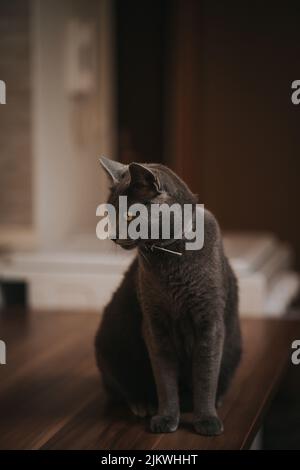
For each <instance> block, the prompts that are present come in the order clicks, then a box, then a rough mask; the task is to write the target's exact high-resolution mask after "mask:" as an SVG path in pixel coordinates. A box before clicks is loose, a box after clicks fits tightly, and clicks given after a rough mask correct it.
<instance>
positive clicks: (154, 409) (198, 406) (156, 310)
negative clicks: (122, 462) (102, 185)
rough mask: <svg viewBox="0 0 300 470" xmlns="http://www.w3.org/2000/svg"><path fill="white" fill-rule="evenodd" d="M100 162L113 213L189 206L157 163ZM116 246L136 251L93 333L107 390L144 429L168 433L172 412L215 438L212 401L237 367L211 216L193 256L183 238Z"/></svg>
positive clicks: (234, 305) (231, 287)
mask: <svg viewBox="0 0 300 470" xmlns="http://www.w3.org/2000/svg"><path fill="white" fill-rule="evenodd" d="M101 163H102V165H103V167H104V169H105V171H106V172H107V174H108V176H109V178H110V181H111V189H110V195H109V199H108V202H109V203H111V204H113V205H114V207H115V208H116V210H118V197H119V196H120V195H126V196H127V197H128V201H129V203H130V204H131V203H136V202H141V203H143V204H145V205H146V206H147V207H149V206H150V205H151V204H154V203H156V204H157V203H158V204H161V203H164V204H169V205H172V204H174V203H178V204H180V205H181V206H183V205H184V204H193V206H194V207H196V203H197V198H196V196H195V195H194V194H193V193H192V192H191V191H190V190H189V188H188V187H187V185H186V184H185V183H184V182H183V181H182V180H181V179H180V178H179V177H178V176H177V175H176V174H175V173H174V172H172V171H171V170H170V169H169V168H167V167H166V166H164V165H160V164H139V163H131V164H129V165H123V164H121V163H118V162H114V161H111V160H108V159H106V158H102V159H101ZM115 242H116V243H118V244H119V245H120V246H122V247H123V248H124V249H131V248H137V255H136V257H135V259H134V261H133V262H132V264H131V266H130V267H129V269H128V271H127V272H126V274H125V275H124V278H123V281H122V282H121V285H120V286H119V288H118V289H117V291H116V292H115V294H114V295H113V297H112V299H111V301H110V303H109V304H108V305H107V306H106V308H105V310H104V313H103V317H102V321H101V324H100V327H99V330H98V332H97V336H96V342H95V344H96V358H97V363H98V366H99V369H100V371H101V374H102V377H103V381H104V383H105V385H106V387H107V390H108V391H109V392H110V393H111V395H112V396H114V397H115V398H116V399H120V400H123V401H124V402H126V403H127V404H128V405H129V407H130V409H131V410H132V412H133V413H135V414H136V415H138V416H146V415H150V416H151V420H150V429H151V431H152V432H159V433H165V432H173V431H175V430H176V429H177V427H178V424H179V420H180V410H190V411H192V412H193V426H194V429H195V431H196V432H197V433H199V434H202V435H218V434H220V433H222V431H223V424H222V422H221V420H220V418H219V417H218V414H217V404H218V403H219V402H220V400H221V398H222V397H223V395H224V394H225V392H226V390H227V388H228V385H229V382H230V379H231V377H232V375H233V373H234V371H235V369H236V367H237V365H238V363H239V360H240V356H241V335H240V325H239V317H238V288H237V281H236V278H235V275H234V273H233V271H232V269H231V266H230V264H229V262H228V259H227V258H226V256H225V254H224V250H223V243H222V238H221V233H220V229H219V226H218V223H217V221H216V219H215V217H214V216H213V215H212V214H211V213H210V212H209V211H207V210H205V213H204V246H203V248H202V249H200V250H197V251H195V250H187V249H186V245H185V239H184V238H182V239H172V238H170V239H169V240H165V239H158V240H155V241H153V240H141V239H138V240H132V239H129V238H128V239H119V238H118V237H117V238H116V240H115ZM153 248H155V249H153ZM161 248H162V249H161ZM168 250H169V251H168ZM172 252H174V253H172ZM176 253H179V254H180V255H181V256H176Z"/></svg>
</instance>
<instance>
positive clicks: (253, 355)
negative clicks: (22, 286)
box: [0, 311, 300, 449]
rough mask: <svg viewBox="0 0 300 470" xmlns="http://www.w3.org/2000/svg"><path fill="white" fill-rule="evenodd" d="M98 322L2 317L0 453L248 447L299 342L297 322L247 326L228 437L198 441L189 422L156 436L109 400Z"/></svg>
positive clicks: (82, 316)
mask: <svg viewBox="0 0 300 470" xmlns="http://www.w3.org/2000/svg"><path fill="white" fill-rule="evenodd" d="M98 322H99V315H97V314H93V313H88V312H82V313H74V314H72V313H59V312H49V313H44V312H36V313H27V312H24V311H20V312H15V311H14V312H13V311H10V312H9V311H8V312H2V313H1V315H0V339H1V340H4V341H5V342H6V345H7V364H6V365H0V449H40V448H42V449H242V448H248V447H249V446H250V445H251V442H252V439H253V437H254V436H255V434H256V432H257V430H258V429H259V426H260V424H261V419H262V416H263V414H264V412H265V411H266V409H267V406H268V404H269V401H270V398H271V396H272V394H273V392H274V391H275V389H276V385H277V383H278V381H279V379H280V377H281V376H282V373H283V371H284V368H285V366H286V364H287V360H288V358H289V356H290V351H291V349H290V345H291V341H292V340H293V339H295V338H300V323H299V322H297V321H282V320H281V321H280V320H279V321H276V320H273V321H272V320H255V319H243V321H242V329H243V337H244V356H243V361H242V363H241V365H240V367H239V370H238V372H237V374H236V377H235V379H234V381H233V383H232V386H231V389H230V391H229V393H228V395H227V397H226V399H225V401H224V404H223V406H222V408H221V410H220V415H221V417H222V418H223V420H224V425H225V432H224V434H223V435H222V436H219V437H216V438H204V437H201V436H198V435H196V434H194V432H193V430H192V427H191V425H190V416H189V415H185V416H183V417H182V423H181V425H180V429H179V430H178V431H177V432H175V433H173V434H165V435H162V434H159V435H154V434H151V433H149V432H148V431H147V420H143V419H137V418H135V417H134V416H132V415H131V414H130V412H129V411H128V410H127V409H126V407H122V406H115V405H114V404H112V403H111V402H110V401H109V399H108V398H107V397H106V396H105V393H104V391H103V389H102V386H101V380H100V377H99V374H98V372H97V369H96V366H95V360H94V352H93V339H94V334H95V331H96V328H97V325H98Z"/></svg>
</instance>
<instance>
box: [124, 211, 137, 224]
mask: <svg viewBox="0 0 300 470" xmlns="http://www.w3.org/2000/svg"><path fill="white" fill-rule="evenodd" d="M134 217H135V216H134V214H133V213H132V212H130V211H128V212H124V219H125V220H127V222H131V221H132V220H133V219H134Z"/></svg>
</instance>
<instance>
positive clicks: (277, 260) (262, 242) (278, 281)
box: [224, 233, 300, 316]
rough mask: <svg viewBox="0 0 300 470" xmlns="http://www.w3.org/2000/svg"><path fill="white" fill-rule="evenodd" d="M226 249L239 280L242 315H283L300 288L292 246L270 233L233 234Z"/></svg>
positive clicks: (228, 239)
mask: <svg viewBox="0 0 300 470" xmlns="http://www.w3.org/2000/svg"><path fill="white" fill-rule="evenodd" d="M224 248H225V252H226V254H227V256H228V258H229V259H230V262H231V265H232V267H233V269H234V271H235V273H236V276H237V278H238V281H239V290H240V313H241V315H264V316H280V315H282V314H284V313H285V311H286V309H287V307H288V305H289V304H290V303H291V301H292V300H293V298H294V297H295V295H296V294H297V293H298V290H299V286H300V282H299V276H298V274H296V273H294V272H293V271H292V262H293V253H292V251H291V249H290V247H289V246H288V245H286V244H284V243H281V242H279V241H278V240H277V239H276V237H274V235H272V234H268V233H251V234H249V233H233V234H226V235H225V236H224Z"/></svg>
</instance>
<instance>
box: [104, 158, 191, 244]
mask: <svg viewBox="0 0 300 470" xmlns="http://www.w3.org/2000/svg"><path fill="white" fill-rule="evenodd" d="M100 163H101V165H102V167H103V168H104V170H105V172H106V173H107V175H108V178H109V180H110V194H109V197H108V201H107V202H108V203H109V204H112V205H113V206H114V208H115V210H116V214H117V221H118V220H119V216H120V214H119V212H120V202H119V201H120V199H119V196H127V201H128V208H129V207H130V206H131V205H132V204H136V203H140V204H143V205H144V206H145V207H146V208H147V211H148V224H149V233H150V225H151V223H152V224H154V223H155V221H154V220H153V218H152V219H151V210H150V209H151V205H153V204H159V205H161V204H167V205H168V206H172V205H173V204H179V205H180V206H181V207H183V205H184V204H192V205H195V204H196V202H197V199H196V196H195V195H194V194H193V193H192V192H191V191H190V190H189V188H188V186H187V185H186V184H185V183H184V182H183V181H182V180H181V179H180V178H179V177H178V176H177V175H176V174H175V173H174V172H173V171H172V170H170V169H169V168H168V167H166V166H165V165H161V164H157V163H130V164H128V165H124V164H122V163H120V162H117V161H114V160H110V159H108V158H105V157H101V158H100ZM122 216H123V217H124V218H125V219H127V222H130V221H131V219H132V214H131V213H130V212H127V213H124V214H121V217H122ZM171 224H172V220H171ZM116 229H117V236H116V239H115V240H114V241H115V242H116V243H117V244H119V245H120V246H122V248H125V249H131V248H135V247H136V246H138V245H141V244H145V243H146V244H147V243H148V244H149V243H152V242H153V241H152V240H149V241H145V240H142V239H138V240H133V239H131V238H130V236H127V238H126V239H120V237H119V236H118V223H117V227H116ZM171 233H172V227H171ZM160 234H161V232H160ZM160 241H162V238H160V237H159V239H158V240H156V242H155V243H156V244H159V242H160Z"/></svg>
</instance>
